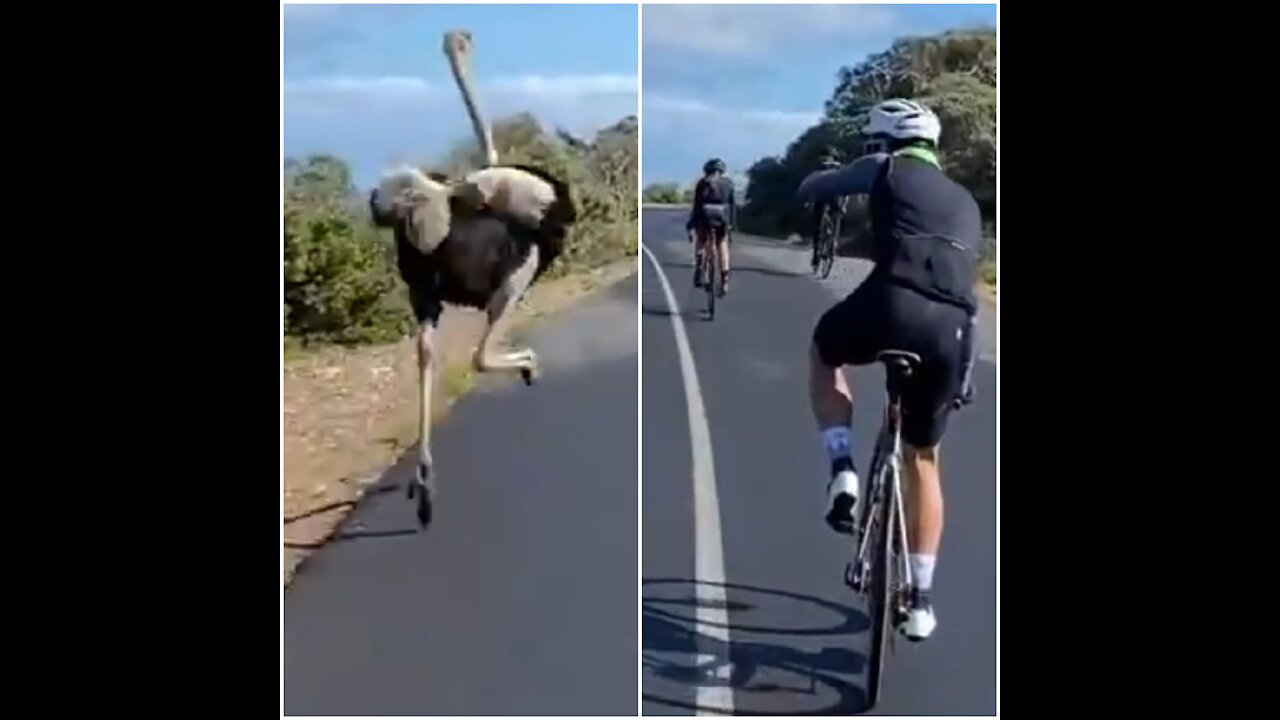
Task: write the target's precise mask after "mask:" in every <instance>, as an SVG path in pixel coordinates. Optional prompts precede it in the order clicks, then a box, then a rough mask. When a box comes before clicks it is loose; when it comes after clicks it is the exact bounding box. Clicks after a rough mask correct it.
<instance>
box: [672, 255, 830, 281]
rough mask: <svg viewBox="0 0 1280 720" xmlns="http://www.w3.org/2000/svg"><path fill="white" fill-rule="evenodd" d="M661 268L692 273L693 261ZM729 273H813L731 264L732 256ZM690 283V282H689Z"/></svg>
mask: <svg viewBox="0 0 1280 720" xmlns="http://www.w3.org/2000/svg"><path fill="white" fill-rule="evenodd" d="M662 267H663V268H679V269H681V270H688V271H690V272H692V271H693V261H689V262H664V263H662ZM729 272H730V273H732V275H730V277H732V276H733V275H737V274H738V273H748V274H750V275H768V276H769V277H809V276H810V275H812V274H813V273H808V272H789V271H787V270H774V269H773V268H767V267H753V266H751V265H737V264H735V263H734V262H733V256H732V255H730V257H729ZM690 282H692V281H690Z"/></svg>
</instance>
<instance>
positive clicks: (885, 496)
mask: <svg viewBox="0 0 1280 720" xmlns="http://www.w3.org/2000/svg"><path fill="white" fill-rule="evenodd" d="M888 460H889V459H888V457H887V454H886V453H885V451H884V447H883V445H881V446H880V447H877V448H876V455H875V460H873V461H872V471H871V476H870V477H871V478H872V480H873V483H872V489H873V491H874V492H875V494H876V497H875V498H874V499H873V500H872V502H874V506H873V510H872V512H873V513H874V514H873V516H872V517H871V518H869V520H870V521H871V524H870V525H869V526H868V527H867V532H870V533H871V547H870V548H869V550H870V552H871V578H870V579H871V582H870V583H869V588H868V593H867V615H868V617H869V619H870V620H871V648H870V650H869V652H868V653H867V708H866V709H867V710H870V709H871V708H873V707H875V706H876V704H877V703H878V702H879V701H880V681H881V680H880V679H881V676H882V674H883V672H884V660H885V655H886V648H885V643H886V641H887V640H888V638H889V633H890V632H891V630H890V628H889V625H890V623H891V621H892V619H893V614H894V592H893V588H894V585H895V582H894V579H893V578H892V577H891V574H892V572H893V569H894V567H895V565H894V563H893V562H891V558H892V552H893V537H894V533H895V525H896V522H897V518H898V512H897V507H896V501H897V498H896V497H895V495H896V493H894V492H893V487H894V483H895V482H896V480H895V478H894V477H893V468H892V465H891V464H890V463H889V462H888Z"/></svg>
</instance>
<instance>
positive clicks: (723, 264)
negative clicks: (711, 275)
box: [716, 230, 729, 295]
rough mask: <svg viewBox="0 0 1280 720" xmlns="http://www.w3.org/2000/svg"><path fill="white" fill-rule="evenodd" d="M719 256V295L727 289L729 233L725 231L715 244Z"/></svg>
mask: <svg viewBox="0 0 1280 720" xmlns="http://www.w3.org/2000/svg"><path fill="white" fill-rule="evenodd" d="M716 244H717V245H718V247H717V250H718V251H719V256H720V294H721V295H723V294H724V291H725V290H726V289H727V288H728V287H729V231H728V230H726V231H725V234H724V236H723V237H720V238H719V241H718V242H717V243H716Z"/></svg>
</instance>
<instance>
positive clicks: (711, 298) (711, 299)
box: [702, 255, 720, 320]
mask: <svg viewBox="0 0 1280 720" xmlns="http://www.w3.org/2000/svg"><path fill="white" fill-rule="evenodd" d="M719 265H720V261H719V259H718V258H716V257H715V256H714V255H711V256H708V259H707V261H706V270H707V271H706V273H704V274H703V276H702V279H703V281H704V284H703V288H704V289H705V290H706V291H707V320H714V319H715V317H716V281H717V280H718V279H719V278H717V277H716V276H717V275H718V273H717V271H716V268H718V267H719Z"/></svg>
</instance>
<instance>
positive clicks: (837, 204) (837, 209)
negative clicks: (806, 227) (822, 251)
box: [811, 148, 849, 271]
mask: <svg viewBox="0 0 1280 720" xmlns="http://www.w3.org/2000/svg"><path fill="white" fill-rule="evenodd" d="M821 166H822V169H823V170H834V169H835V168H838V167H840V158H839V155H837V153H836V151H835V149H834V148H828V149H827V151H826V152H825V153H824V154H823V156H822V160H821ZM848 205H849V197H848V196H847V195H846V196H843V197H839V198H834V199H832V200H829V201H824V202H819V203H815V204H814V205H813V208H812V210H813V217H812V220H813V253H812V259H811V264H812V266H813V269H814V270H815V271H816V270H817V269H818V238H819V237H820V236H821V234H822V211H823V210H824V209H829V210H828V211H829V212H830V213H831V220H832V223H833V224H834V226H835V236H836V237H837V238H839V237H840V223H841V221H842V220H843V219H844V214H845V209H846V208H847V207H848Z"/></svg>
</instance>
